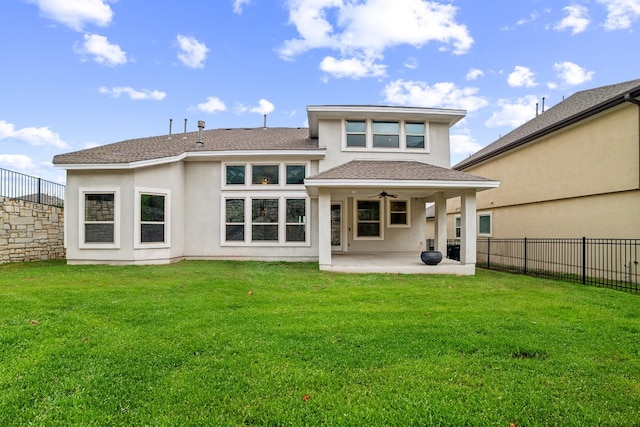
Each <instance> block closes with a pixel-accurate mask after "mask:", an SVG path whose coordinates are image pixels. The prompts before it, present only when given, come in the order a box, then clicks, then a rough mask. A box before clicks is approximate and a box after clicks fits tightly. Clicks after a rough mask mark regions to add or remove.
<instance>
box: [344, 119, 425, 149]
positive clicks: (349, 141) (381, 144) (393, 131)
mask: <svg viewBox="0 0 640 427" xmlns="http://www.w3.org/2000/svg"><path fill="white" fill-rule="evenodd" d="M344 131H345V142H344V147H345V148H347V149H354V150H360V149H376V150H377V151H386V150H390V151H395V150H400V151H402V150H411V151H415V150H423V151H424V150H426V149H427V148H428V144H427V140H428V139H427V135H428V123H427V122H411V121H404V120H400V121H394V120H371V119H368V120H345V122H344Z"/></svg>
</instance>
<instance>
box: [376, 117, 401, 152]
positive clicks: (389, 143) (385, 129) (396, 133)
mask: <svg viewBox="0 0 640 427" xmlns="http://www.w3.org/2000/svg"><path fill="white" fill-rule="evenodd" d="M372 134H373V137H372V145H373V147H374V148H398V147H400V123H398V122H381V121H375V120H374V121H373V124H372Z"/></svg>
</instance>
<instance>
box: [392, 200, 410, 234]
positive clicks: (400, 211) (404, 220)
mask: <svg viewBox="0 0 640 427" xmlns="http://www.w3.org/2000/svg"><path fill="white" fill-rule="evenodd" d="M387 205H388V209H387V210H388V212H389V213H388V215H387V226H388V227H390V228H399V227H409V226H410V225H411V218H410V202H409V200H397V199H387Z"/></svg>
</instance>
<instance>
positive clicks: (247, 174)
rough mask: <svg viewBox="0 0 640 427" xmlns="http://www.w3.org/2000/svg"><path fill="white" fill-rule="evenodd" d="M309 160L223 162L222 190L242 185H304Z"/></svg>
mask: <svg viewBox="0 0 640 427" xmlns="http://www.w3.org/2000/svg"><path fill="white" fill-rule="evenodd" d="M308 169H309V162H277V163H225V164H223V167H222V182H223V190H232V189H238V188H242V187H245V188H247V187H253V188H262V189H267V188H269V189H272V188H273V187H276V186H278V187H285V186H287V187H288V186H299V187H301V188H302V186H304V179H305V177H306V176H307V171H308Z"/></svg>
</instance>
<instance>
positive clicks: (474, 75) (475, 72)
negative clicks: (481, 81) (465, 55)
mask: <svg viewBox="0 0 640 427" xmlns="http://www.w3.org/2000/svg"><path fill="white" fill-rule="evenodd" d="M482 76H484V71H482V70H479V69H477V68H471V69H470V70H469V72H468V73H467V81H472V80H478V78H479V77H482Z"/></svg>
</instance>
